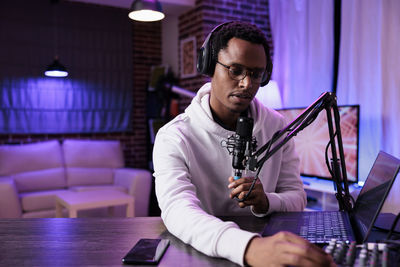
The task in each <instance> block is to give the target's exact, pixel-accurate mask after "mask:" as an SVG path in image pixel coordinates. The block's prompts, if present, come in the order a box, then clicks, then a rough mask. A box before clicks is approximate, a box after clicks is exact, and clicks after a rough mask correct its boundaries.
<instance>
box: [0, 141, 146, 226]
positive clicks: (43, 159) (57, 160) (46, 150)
mask: <svg viewBox="0 0 400 267" xmlns="http://www.w3.org/2000/svg"><path fill="white" fill-rule="evenodd" d="M151 184H152V176H151V173H150V172H149V171H148V170H144V169H135V168H124V156H123V151H122V147H121V144H120V142H119V141H114V140H107V141H103V140H75V139H66V140H64V141H63V142H62V143H61V142H59V141H58V140H50V141H44V142H38V143H31V144H23V145H1V146H0V218H21V217H22V218H43V217H54V216H55V198H56V196H57V194H62V193H63V192H65V191H77V192H79V191H86V190H103V189H115V190H120V191H122V192H125V193H127V194H130V195H132V196H134V199H135V202H134V203H135V205H134V212H135V216H147V215H148V206H149V199H150V191H151ZM121 209H122V207H121ZM82 212H84V211H82ZM88 212H89V211H88ZM98 212H99V213H100V211H98ZM78 216H79V214H78ZM88 216H91V215H88Z"/></svg>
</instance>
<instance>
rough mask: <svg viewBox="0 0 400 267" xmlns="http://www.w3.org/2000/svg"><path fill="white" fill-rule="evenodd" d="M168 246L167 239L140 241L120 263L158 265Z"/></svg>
mask: <svg viewBox="0 0 400 267" xmlns="http://www.w3.org/2000/svg"><path fill="white" fill-rule="evenodd" d="M168 245H169V240H168V239H145V238H143V239H140V240H139V241H138V242H137V243H136V244H135V246H133V248H132V249H131V250H130V251H129V252H128V254H126V255H125V257H123V258H122V262H123V263H125V264H158V262H159V261H160V259H161V257H162V256H163V255H164V252H165V250H166V249H167V247H168Z"/></svg>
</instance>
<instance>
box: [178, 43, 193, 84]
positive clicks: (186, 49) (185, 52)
mask: <svg viewBox="0 0 400 267" xmlns="http://www.w3.org/2000/svg"><path fill="white" fill-rule="evenodd" d="M180 45H181V64H180V65H181V78H190V77H194V76H196V75H197V70H196V61H197V56H196V38H195V37H194V36H192V37H189V38H185V39H183V40H181V43H180Z"/></svg>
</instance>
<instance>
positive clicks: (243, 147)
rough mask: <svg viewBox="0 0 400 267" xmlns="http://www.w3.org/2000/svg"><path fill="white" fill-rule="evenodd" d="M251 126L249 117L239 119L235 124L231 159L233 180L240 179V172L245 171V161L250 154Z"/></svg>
mask: <svg viewBox="0 0 400 267" xmlns="http://www.w3.org/2000/svg"><path fill="white" fill-rule="evenodd" d="M253 124H254V121H253V119H252V118H249V117H239V118H238V120H237V123H236V133H235V135H234V146H233V158H232V167H233V169H234V176H233V178H234V179H235V180H237V179H239V178H241V176H242V171H243V170H244V169H246V164H247V163H246V161H247V159H248V157H249V156H250V155H251V152H252V148H253Z"/></svg>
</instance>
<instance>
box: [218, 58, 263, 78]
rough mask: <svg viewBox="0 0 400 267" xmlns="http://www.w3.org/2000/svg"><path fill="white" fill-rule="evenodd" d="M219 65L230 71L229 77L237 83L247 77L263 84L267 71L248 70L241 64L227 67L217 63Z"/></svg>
mask: <svg viewBox="0 0 400 267" xmlns="http://www.w3.org/2000/svg"><path fill="white" fill-rule="evenodd" d="M217 63H218V64H220V65H221V66H223V67H225V68H227V69H228V74H229V77H230V78H231V79H233V80H236V81H241V80H243V79H244V78H246V76H250V78H251V80H252V81H254V82H257V83H260V82H262V79H263V76H264V72H265V70H248V69H247V68H246V67H244V66H242V65H240V64H233V65H230V66H228V65H225V64H222V63H221V62H219V61H217Z"/></svg>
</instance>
